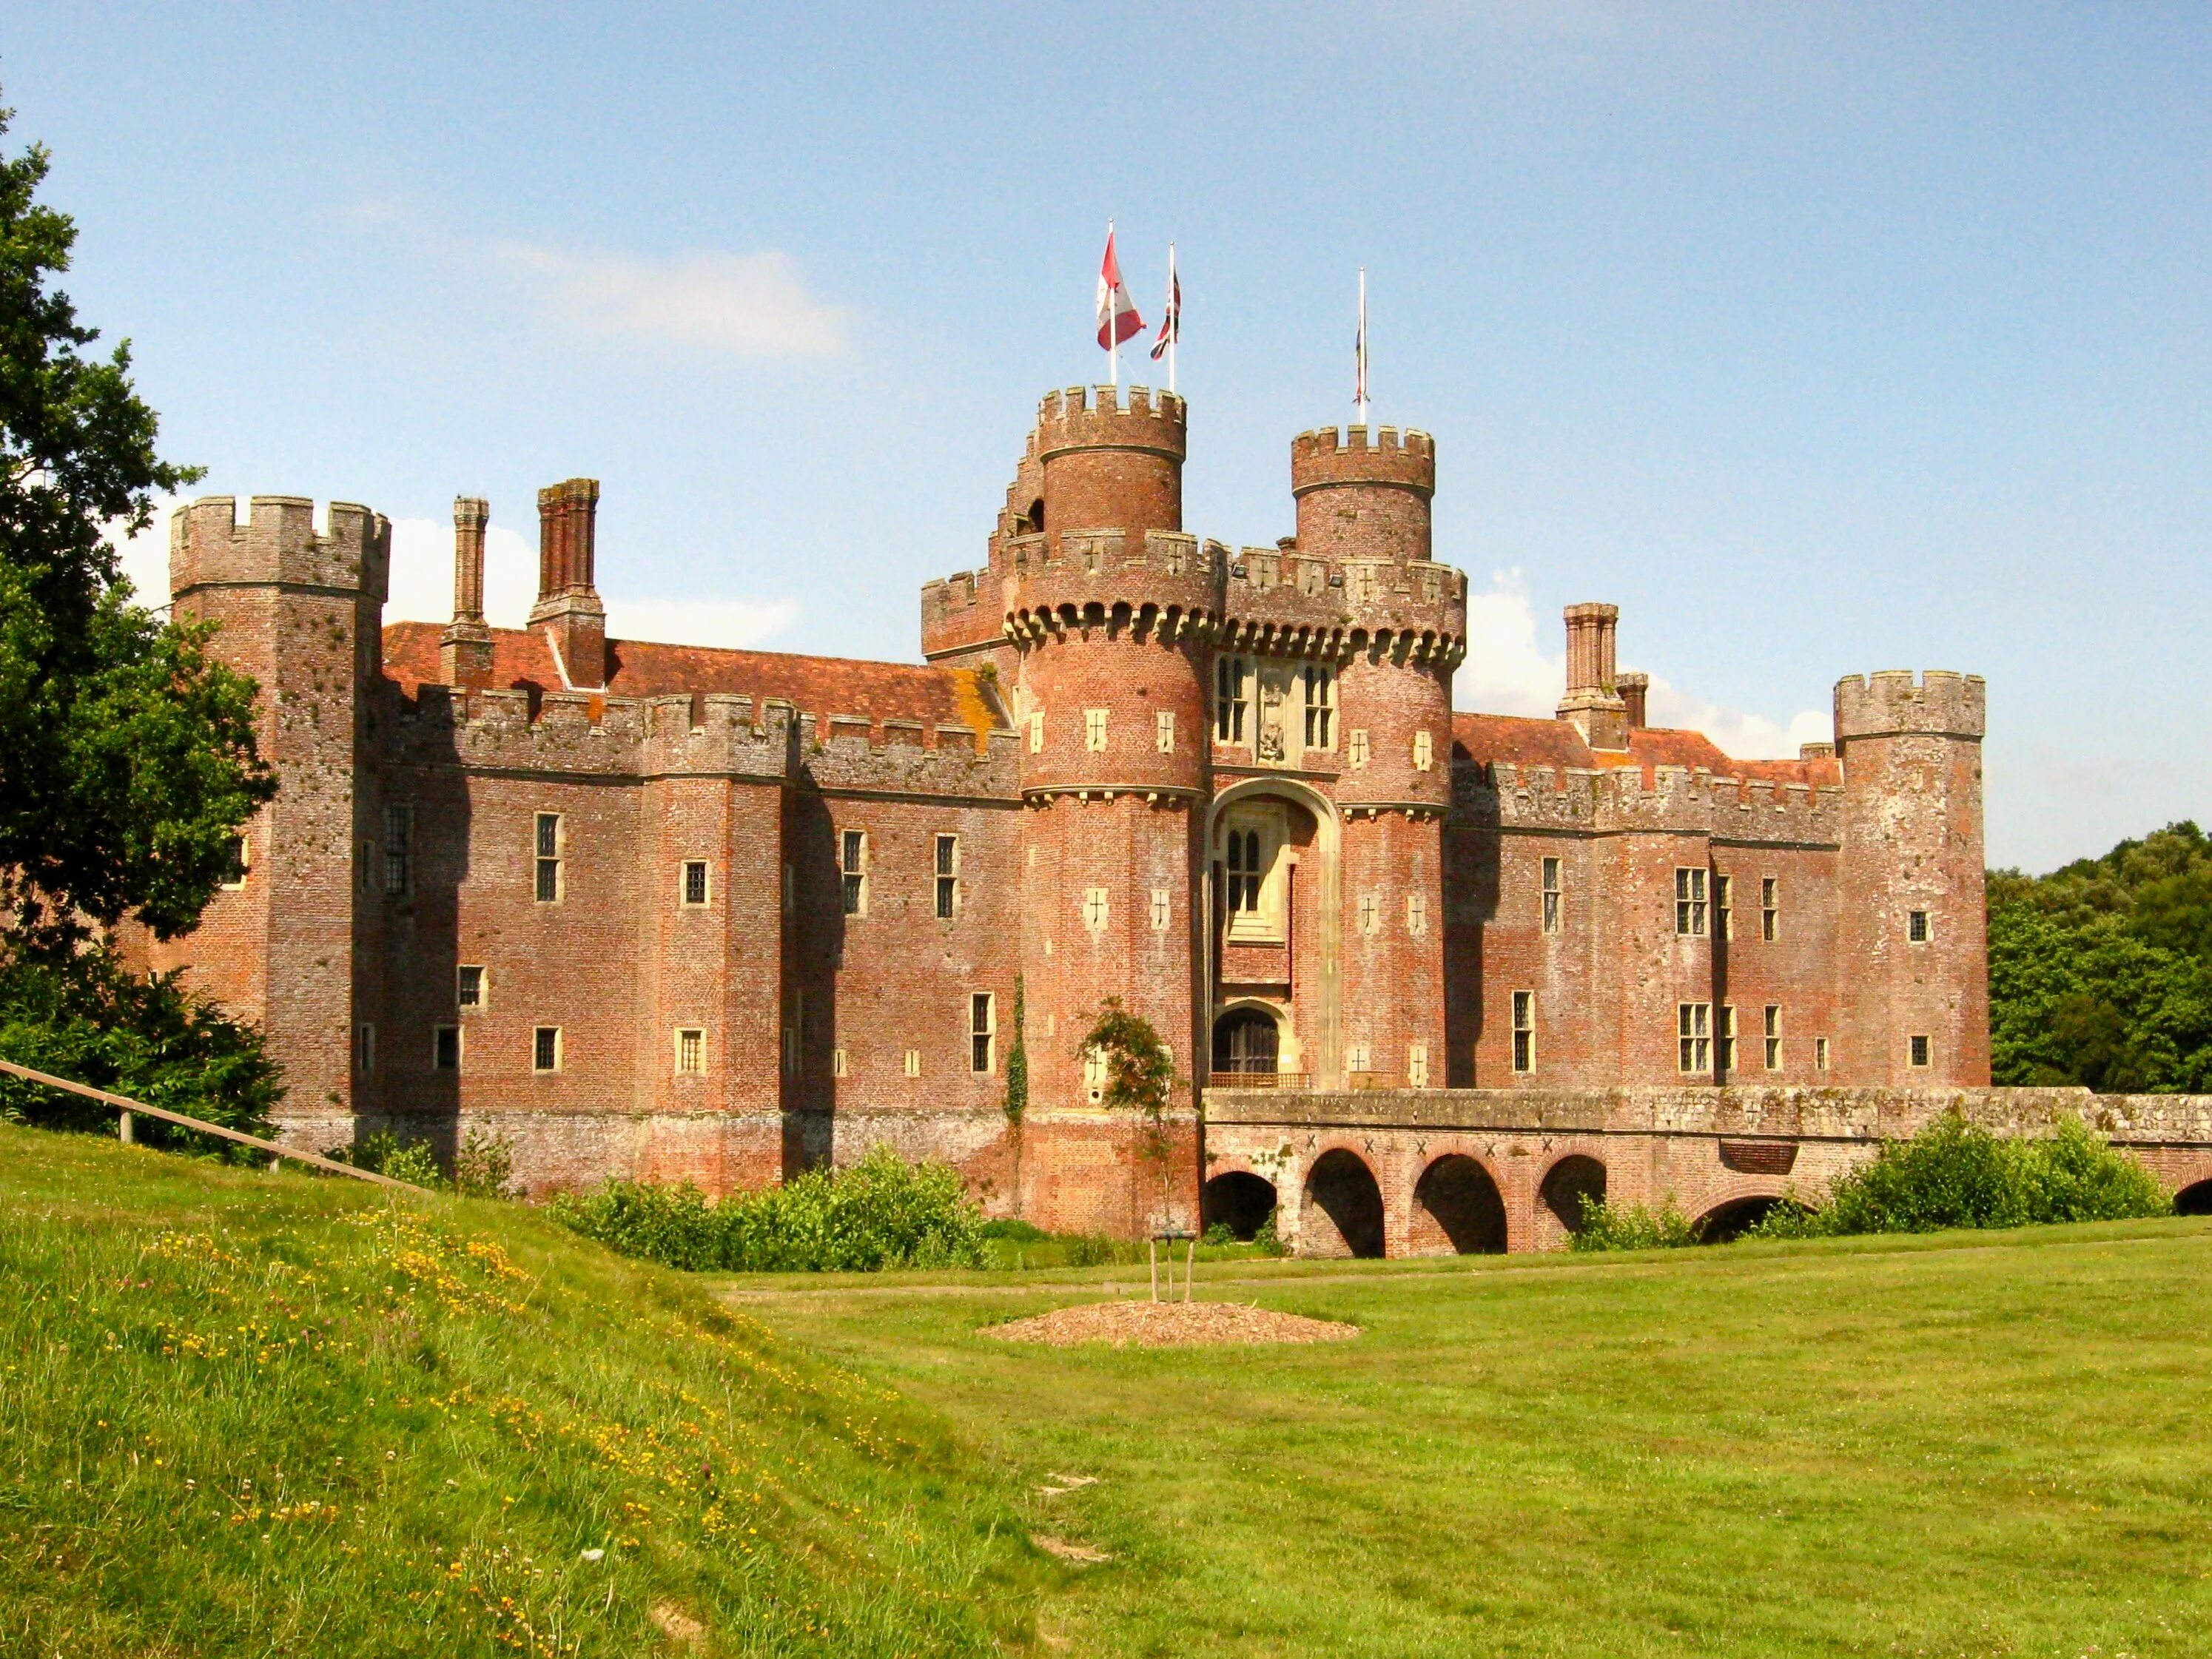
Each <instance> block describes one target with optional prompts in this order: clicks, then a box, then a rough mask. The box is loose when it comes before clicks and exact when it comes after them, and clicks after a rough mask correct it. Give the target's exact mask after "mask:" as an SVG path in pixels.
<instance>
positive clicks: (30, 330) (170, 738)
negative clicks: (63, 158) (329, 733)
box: [0, 110, 276, 947]
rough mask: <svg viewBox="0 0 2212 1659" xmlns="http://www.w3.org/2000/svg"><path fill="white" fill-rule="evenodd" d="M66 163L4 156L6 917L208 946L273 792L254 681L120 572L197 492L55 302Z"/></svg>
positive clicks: (72, 934) (0, 737)
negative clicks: (160, 523)
mask: <svg viewBox="0 0 2212 1659" xmlns="http://www.w3.org/2000/svg"><path fill="white" fill-rule="evenodd" d="M12 116H13V112H11V111H6V110H0V138H4V137H5V135H6V133H7V131H8V128H9V121H10V120H11V119H12ZM47 166H48V161H47V155H46V150H45V149H42V148H41V147H40V146H38V145H36V144H33V145H32V146H30V147H29V148H28V149H26V150H24V151H23V152H22V153H21V154H20V155H7V154H5V153H4V152H0V902H4V905H5V907H6V908H7V910H8V912H9V918H10V921H9V926H10V936H11V939H12V940H13V942H14V943H15V945H18V946H21V945H26V944H29V943H37V944H39V945H41V946H42V947H44V946H48V945H56V944H62V945H66V944H67V943H69V942H70V941H72V940H74V939H76V938H78V937H80V936H81V933H82V928H81V925H80V923H79V921H78V918H79V916H85V917H89V918H90V919H91V920H92V921H94V922H96V923H100V924H103V925H112V924H113V923H115V922H118V921H122V920H124V919H125V918H126V917H135V918H137V920H139V921H143V922H144V923H145V924H146V925H147V926H148V927H150V928H152V929H153V931H154V932H155V933H156V934H158V935H160V936H161V937H164V938H167V937H169V936H171V935H173V934H176V933H181V932H184V931H185V930H186V929H188V928H190V927H191V925H192V924H193V922H195V921H197V919H198V917H199V914H200V912H201V910H202V909H204V908H205V907H206V904H207V902H208V900H209V899H210V897H211V896H213V894H214V891H215V889H216V884H218V883H219V882H221V881H222V879H223V878H224V876H225V874H226V872H227V871H228V867H229V863H230V860H231V857H232V841H233V837H234V836H235V834H236V832H237V829H238V827H239V826H240V824H241V823H244V822H245V820H246V817H248V816H249V815H250V814H251V813H252V811H253V810H254V809H255V808H256V807H257V806H258V805H260V804H261V803H262V802H264V801H265V800H267V799H269V798H270V796H271V795H272V794H273V793H275V790H276V783H275V780H274V778H273V777H272V776H271V775H270V771H269V769H268V768H267V766H266V765H265V764H264V763H263V762H262V760H261V758H260V757H259V755H258V752H257V750H256V749H255V746H254V738H253V697H254V685H253V682H252V680H251V679H248V678H246V677H245V676H243V675H240V674H237V673H235V672H233V671H231V670H229V669H228V668H226V667H224V666H223V665H221V664H219V663H216V662H215V661H213V660H211V659H210V658H209V656H208V654H207V651H206V644H207V640H208V636H209V635H210V632H211V631H212V630H211V629H208V628H206V627H204V626H188V625H183V624H179V623H176V622H174V621H164V620H162V619H161V618H160V617H156V616H155V615H154V614H153V613H152V612H150V611H148V610H146V609H145V608H144V607H143V606H142V605H138V604H137V603H135V602H134V599H133V595H132V593H131V586H130V584H129V583H128V582H127V581H125V580H124V579H123V577H122V574H121V572H120V570H119V569H118V564H117V559H116V552H115V548H114V546H113V544H112V542H111V541H110V540H109V539H108V537H109V534H110V532H112V530H113V529H115V528H118V527H119V528H121V529H124V530H125V531H127V532H133V533H135V532H137V531H141V530H143V529H144V528H145V527H146V526H147V525H148V523H149V520H150V519H151V516H152V512H153V503H154V496H155V492H157V491H168V490H174V489H180V488H181V487H183V486H184V485H185V484H187V483H191V482H193V481H194V480H195V479H197V477H199V476H200V475H199V472H198V471H197V469H195V468H191V467H184V466H178V465H173V464H172V463H170V462H167V461H164V460H162V459H160V457H159V456H158V455H157V454H156V453H155V434H156V430H157V424H158V423H157V422H156V420H155V415H154V411H153V410H151V409H149V408H148V407H147V405H146V404H144V403H143V401H142V400H141V399H140V398H138V396H137V392H135V391H134V390H133V389H132V386H131V349H130V345H129V343H128V342H125V343H122V344H119V345H118V346H117V347H116V348H115V349H114V350H113V351H112V352H110V353H109V354H107V355H106V356H104V357H103V356H97V355H94V354H93V353H91V352H90V350H89V348H90V347H91V346H92V345H93V343H94V342H95V341H96V340H97V339H98V338H99V337H100V335H99V331H97V330H96V329H93V328H89V327H88V326H86V325H84V324H83V323H82V322H80V321H79V320H78V318H77V314H76V307H75V306H74V305H73V304H72V303H71V302H70V297H69V295H66V294H65V293H64V292H62V291H61V289H58V287H56V286H55V279H56V278H57V277H58V276H60V275H61V274H62V273H63V272H64V271H66V270H68V269H69V264H70V252H71V251H72V249H73V247H74V246H75V244H76V225H75V224H74V222H71V220H70V217H69V216H68V215H66V214H64V213H60V212H58V211H57V210H54V209H53V208H51V207H48V206H46V205H44V204H41V203H40V201H39V199H38V194H39V189H40V185H42V184H43V183H44V182H45V180H46V172H47Z"/></svg>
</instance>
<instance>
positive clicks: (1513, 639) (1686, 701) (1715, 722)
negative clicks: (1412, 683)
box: [1452, 570, 1832, 760]
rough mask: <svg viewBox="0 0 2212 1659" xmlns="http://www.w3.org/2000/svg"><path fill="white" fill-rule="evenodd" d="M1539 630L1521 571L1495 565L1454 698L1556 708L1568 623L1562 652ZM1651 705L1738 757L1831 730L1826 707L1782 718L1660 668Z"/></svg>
mask: <svg viewBox="0 0 2212 1659" xmlns="http://www.w3.org/2000/svg"><path fill="white" fill-rule="evenodd" d="M1538 637H1539V636H1538V631H1537V626H1536V613H1535V610H1534V607H1533V606H1531V605H1530V604H1529V603H1528V586H1527V585H1526V583H1525V582H1524V581H1523V580H1522V575H1521V573H1520V571H1518V570H1500V571H1497V572H1494V573H1493V574H1492V576H1491V579H1490V589H1489V591H1488V592H1476V591H1474V590H1473V589H1472V588H1470V590H1469V592H1468V596H1467V640H1468V647H1467V660H1466V661H1465V662H1463V663H1462V664H1461V665H1460V670H1459V673H1458V675H1457V676H1456V677H1455V679H1454V682H1453V686H1452V690H1453V697H1452V701H1453V703H1454V705H1455V707H1457V708H1467V709H1474V710H1480V712H1481V713H1483V714H1524V715H1534V716H1537V717H1540V718H1541V717H1542V716H1545V715H1548V714H1551V713H1552V712H1553V710H1554V709H1556V708H1558V707H1559V697H1560V695H1561V693H1562V692H1563V691H1565V689H1566V684H1567V659H1566V651H1565V643H1566V641H1565V634H1564V631H1563V632H1562V633H1561V634H1560V635H1559V636H1558V638H1559V644H1560V650H1559V653H1558V654H1557V655H1555V656H1554V655H1547V654H1546V653H1545V651H1544V649H1543V647H1542V646H1541V645H1540V644H1539V643H1538ZM1622 666H1623V667H1624V668H1626V667H1629V666H1631V665H1629V664H1626V663H1624V664H1623V665H1622ZM1645 708H1646V712H1647V714H1648V715H1649V718H1650V721H1651V724H1652V725H1654V726H1681V727H1686V728H1687V729H1688V730H1691V731H1693V732H1704V733H1705V735H1706V736H1707V737H1709V738H1711V739H1712V740H1713V741H1714V742H1715V743H1716V744H1718V745H1719V746H1720V748H1721V749H1722V750H1723V752H1725V753H1727V754H1729V755H1733V756H1735V757H1736V758H1737V759H1739V760H1768V759H1774V758H1793V759H1794V758H1795V757H1796V753H1797V745H1798V744H1801V743H1825V742H1826V741H1827V740H1828V738H1830V737H1831V736H1832V720H1831V717H1830V715H1829V714H1828V712H1827V711H1826V710H1825V709H1812V708H1808V709H1805V710H1803V711H1802V712H1801V713H1798V714H1793V715H1791V716H1790V719H1789V720H1787V721H1782V720H1774V719H1771V717H1769V716H1767V715H1765V714H1747V713H1744V712H1743V711H1741V710H1740V709H1735V708H1723V707H1721V706H1720V705H1719V704H1717V703H1711V702H1702V701H1700V700H1699V698H1697V697H1696V696H1692V694H1690V693H1689V692H1686V691H1684V690H1680V688H1678V687H1677V686H1675V685H1674V684H1673V683H1672V682H1671V681H1668V680H1666V679H1663V678H1661V677H1660V676H1658V675H1656V674H1654V675H1653V676H1652V677H1651V689H1650V691H1649V692H1648V693H1647V694H1646V697H1645Z"/></svg>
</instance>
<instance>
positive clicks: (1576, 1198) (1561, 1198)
mask: <svg viewBox="0 0 2212 1659" xmlns="http://www.w3.org/2000/svg"><path fill="white" fill-rule="evenodd" d="M1606 1174H1607V1171H1606V1167H1605V1165H1604V1164H1603V1163H1601V1161H1599V1160H1598V1159H1597V1158H1593V1157H1592V1156H1591V1155H1590V1154H1589V1153H1588V1152H1569V1153H1568V1154H1567V1155H1566V1156H1565V1158H1560V1159H1559V1160H1558V1162H1556V1163H1554V1164H1553V1165H1552V1167H1551V1168H1550V1169H1548V1170H1546V1171H1545V1172H1544V1179H1543V1182H1542V1184H1541V1185H1540V1186H1539V1187H1538V1188H1537V1189H1536V1197H1537V1200H1538V1201H1539V1202H1540V1203H1541V1204H1542V1206H1544V1208H1545V1209H1547V1211H1549V1212H1551V1215H1552V1218H1553V1220H1555V1221H1557V1222H1558V1223H1559V1225H1560V1226H1562V1227H1564V1228H1565V1230H1566V1231H1568V1232H1569V1233H1570V1234H1574V1233H1578V1232H1580V1231H1582V1230H1583V1199H1584V1198H1585V1197H1588V1198H1589V1200H1591V1201H1592V1202H1596V1201H1598V1200H1601V1199H1603V1198H1604V1197H1605V1188H1606Z"/></svg>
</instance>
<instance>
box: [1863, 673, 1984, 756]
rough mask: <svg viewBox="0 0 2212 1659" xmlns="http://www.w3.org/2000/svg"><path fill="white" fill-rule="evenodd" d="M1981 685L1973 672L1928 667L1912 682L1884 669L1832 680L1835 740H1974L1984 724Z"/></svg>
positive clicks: (1911, 678)
mask: <svg viewBox="0 0 2212 1659" xmlns="http://www.w3.org/2000/svg"><path fill="white" fill-rule="evenodd" d="M1986 701H1987V697H1986V687H1985V685H1984V682H1983V679H1982V677H1981V676H1980V675H1978V674H1955V673H1952V672H1949V671H1947V670H1943V669H1938V668H1931V669H1929V670H1928V671H1926V672H1925V673H1924V674H1922V675H1920V676H1917V678H1916V677H1915V676H1914V674H1913V673H1912V672H1911V670H1909V669H1889V670H1886V671H1883V672H1881V673H1878V674H1872V675H1868V676H1864V677H1861V676H1859V675H1857V674H1849V675H1846V676H1844V678H1842V679H1840V680H1838V681H1837V682H1836V741H1837V742H1838V744H1848V743H1850V742H1851V741H1852V740H1853V739H1855V738H1884V737H1898V736H1903V735H1905V734H1908V733H1910V734H1914V735H1919V736H1929V737H1948V738H1979V737H1980V736H1981V735H1982V733H1983V732H1984V729H1985V727H1986V725H1987V718H1988V717H1987V711H1986V707H1985V705H1986Z"/></svg>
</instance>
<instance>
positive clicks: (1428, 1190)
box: [1412, 1152, 1505, 1255]
mask: <svg viewBox="0 0 2212 1659" xmlns="http://www.w3.org/2000/svg"><path fill="white" fill-rule="evenodd" d="M1412 1232H1413V1254H1414V1255H1503V1254H1504V1249H1505V1200H1504V1199H1503V1198H1501V1197H1499V1196H1498V1183H1497V1182H1494V1181H1492V1179H1491V1178H1490V1171H1489V1170H1486V1169H1484V1168H1483V1167H1482V1165H1481V1164H1479V1163H1477V1162H1476V1161H1475V1160H1474V1158H1469V1157H1468V1156H1467V1154H1465V1153H1464V1152H1450V1153H1447V1154H1446V1155H1445V1156H1444V1157H1443V1158H1438V1159H1437V1161H1436V1162H1435V1163H1433V1164H1430V1165H1429V1167H1428V1168H1427V1169H1425V1170H1423V1171H1421V1179H1420V1181H1419V1184H1417V1185H1416V1186H1415V1187H1414V1188H1413V1229H1412Z"/></svg>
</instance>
